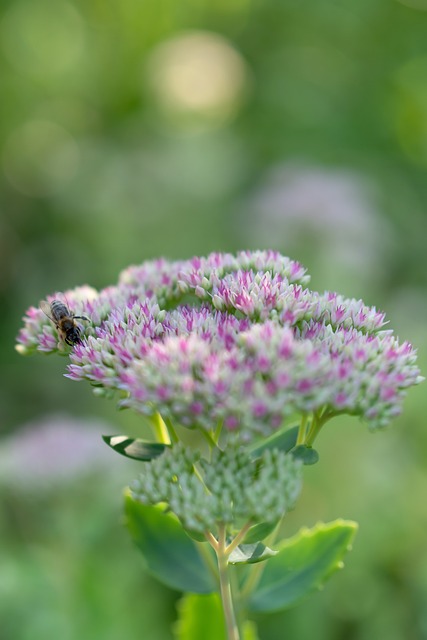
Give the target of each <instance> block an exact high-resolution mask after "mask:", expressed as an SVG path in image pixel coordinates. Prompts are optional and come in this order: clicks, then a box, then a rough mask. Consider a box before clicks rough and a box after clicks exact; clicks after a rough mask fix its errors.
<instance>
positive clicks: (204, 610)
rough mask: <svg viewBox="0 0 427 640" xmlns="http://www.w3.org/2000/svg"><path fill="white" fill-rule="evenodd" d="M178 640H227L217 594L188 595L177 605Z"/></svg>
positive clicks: (175, 626)
mask: <svg viewBox="0 0 427 640" xmlns="http://www.w3.org/2000/svg"><path fill="white" fill-rule="evenodd" d="M177 609H178V620H177V622H176V624H175V625H174V637H175V639H176V640H200V639H201V638H203V640H227V635H226V632H225V622H224V614H223V612H222V606H221V600H220V597H219V595H218V594H217V593H212V594H210V595H204V596H203V595H198V594H193V593H191V594H186V595H185V596H184V597H183V598H181V600H180V601H179V602H178V605H177Z"/></svg>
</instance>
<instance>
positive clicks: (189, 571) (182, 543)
mask: <svg viewBox="0 0 427 640" xmlns="http://www.w3.org/2000/svg"><path fill="white" fill-rule="evenodd" d="M125 519H126V526H127V528H128V530H129V532H130V534H131V537H132V539H133V540H134V542H135V543H136V545H137V546H138V548H139V549H140V551H142V554H143V556H144V560H145V564H146V566H147V569H148V570H149V571H150V573H152V574H153V575H154V576H155V577H156V578H157V579H158V580H160V582H163V583H164V584H166V585H167V586H168V587H171V588H172V589H177V590H178V591H190V592H192V593H211V592H212V591H215V590H216V585H215V583H214V580H213V577H212V576H211V574H210V573H209V572H208V569H207V568H206V565H205V564H204V562H203V561H202V558H201V556H200V555H199V552H198V550H197V547H196V545H195V543H194V542H193V541H192V540H191V539H190V538H189V537H188V535H187V534H186V533H185V531H184V529H183V528H182V526H181V524H180V522H179V521H178V519H177V518H175V516H173V515H172V514H170V513H165V512H164V511H163V510H162V508H161V507H159V506H154V507H153V506H147V505H144V504H141V503H140V502H138V501H137V500H134V499H133V498H132V496H131V495H130V494H126V496H125Z"/></svg>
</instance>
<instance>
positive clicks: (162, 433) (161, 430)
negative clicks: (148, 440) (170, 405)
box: [151, 412, 171, 444]
mask: <svg viewBox="0 0 427 640" xmlns="http://www.w3.org/2000/svg"><path fill="white" fill-rule="evenodd" d="M151 424H152V425H153V430H154V435H155V437H156V439H157V442H161V443H162V444H170V443H171V439H170V437H169V432H168V430H167V427H166V425H165V423H164V421H163V418H162V416H161V415H160V413H159V412H156V413H155V414H154V416H153V417H152V418H151Z"/></svg>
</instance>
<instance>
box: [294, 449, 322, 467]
mask: <svg viewBox="0 0 427 640" xmlns="http://www.w3.org/2000/svg"><path fill="white" fill-rule="evenodd" d="M291 455H293V457H294V458H295V459H296V460H301V462H302V463H303V464H308V465H309V464H316V462H317V461H318V460H319V454H318V453H317V451H316V449H313V448H312V447H307V445H305V444H300V445H298V446H297V447H294V448H293V449H291Z"/></svg>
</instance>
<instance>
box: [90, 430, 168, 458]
mask: <svg viewBox="0 0 427 640" xmlns="http://www.w3.org/2000/svg"><path fill="white" fill-rule="evenodd" d="M102 439H103V440H104V442H106V443H107V444H108V446H109V447H111V448H112V449H114V451H117V453H121V455H122V456H125V457H126V458H133V459H134V460H145V461H149V460H152V459H153V458H157V457H158V456H160V455H161V454H162V453H163V451H164V450H165V449H166V447H168V446H169V445H166V444H161V443H160V442H146V441H145V440H138V439H136V438H129V437H128V436H102Z"/></svg>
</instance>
